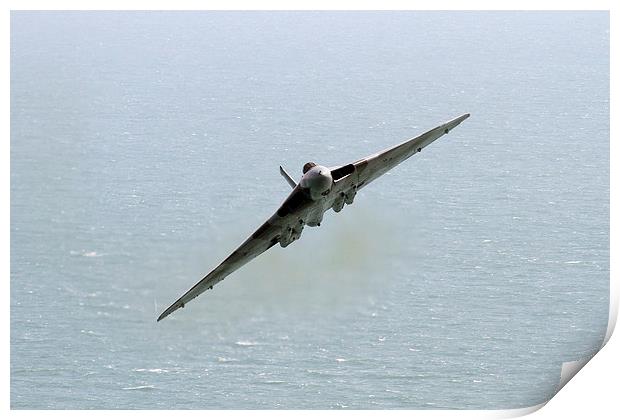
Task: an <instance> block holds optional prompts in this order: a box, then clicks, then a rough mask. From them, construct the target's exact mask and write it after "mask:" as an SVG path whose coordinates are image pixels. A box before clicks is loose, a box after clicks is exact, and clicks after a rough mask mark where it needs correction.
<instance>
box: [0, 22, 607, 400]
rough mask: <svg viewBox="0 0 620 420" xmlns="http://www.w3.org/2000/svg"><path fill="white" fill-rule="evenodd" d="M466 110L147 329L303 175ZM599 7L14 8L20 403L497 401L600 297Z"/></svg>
mask: <svg viewBox="0 0 620 420" xmlns="http://www.w3.org/2000/svg"><path fill="white" fill-rule="evenodd" d="M465 112H469V113H471V117H470V118H469V119H468V120H467V121H465V122H464V123H463V124H461V125H460V126H459V127H458V128H457V129H455V130H454V131H452V132H451V133H450V134H449V135H447V136H445V137H442V138H441V139H440V140H438V141H437V142H435V143H433V144H432V145H431V146H430V147H428V148H427V149H425V151H424V152H423V153H421V154H419V155H416V156H414V157H413V158H411V159H410V160H408V161H406V162H405V163H403V164H402V165H400V166H398V167H397V168H395V169H394V170H392V171H390V172H389V173H388V174H386V175H385V176H384V177H382V178H381V179H379V180H377V181H375V182H374V183H373V184H371V185H370V186H368V187H367V188H364V189H363V190H362V191H361V192H360V193H359V194H358V196H357V197H356V200H355V203H354V204H353V205H352V206H347V207H345V209H344V210H343V211H342V212H341V213H339V214H335V213H333V212H331V211H330V212H329V213H328V214H326V216H325V219H324V221H323V223H322V225H321V227H320V228H306V229H305V230H304V233H303V236H302V238H301V240H300V241H298V242H295V243H294V244H293V245H291V246H290V247H288V248H286V249H282V248H280V247H274V248H272V249H271V250H270V251H269V252H267V253H265V254H263V255H262V256H261V257H259V258H257V259H256V260H254V261H252V262H251V263H250V264H248V265H247V266H245V267H244V268H242V269H241V270H239V271H238V272H236V273H234V274H233V275H231V276H230V277H228V278H227V279H226V280H225V281H224V282H222V283H220V284H219V285H218V286H216V287H215V288H214V289H213V290H211V291H208V292H207V293H205V294H203V295H201V296H200V297H199V298H198V299H196V300H194V301H192V302H191V303H190V304H188V305H187V306H186V308H185V309H183V310H180V311H178V312H175V313H174V314H173V315H172V316H170V317H169V318H166V319H165V320H164V321H162V322H160V323H157V322H156V321H155V320H156V318H157V316H158V315H159V314H160V313H161V311H163V309H165V308H166V307H167V306H168V305H169V304H171V303H172V302H173V301H174V300H176V299H177V298H178V297H179V296H180V295H181V294H182V293H184V292H185V291H186V290H187V289H189V288H190V287H191V286H192V285H193V284H194V283H196V282H197V281H198V280H200V278H202V276H203V275H204V274H206V273H207V272H208V271H210V270H211V269H212V268H214V267H215V266H216V265H217V264H218V263H219V262H220V261H221V260H223V259H224V258H225V257H226V256H227V255H228V254H229V253H230V252H231V251H232V250H233V249H234V248H235V247H236V246H237V245H239V244H240V243H241V242H242V241H243V240H244V239H245V238H246V237H247V236H249V235H250V234H251V233H252V232H253V231H254V230H255V229H256V228H257V227H258V226H260V225H261V224H262V222H263V221H264V220H266V219H267V218H268V217H269V216H270V215H271V214H272V213H273V212H274V211H275V210H276V209H277V207H278V205H279V204H280V202H281V201H282V200H283V199H284V198H285V197H286V195H287V194H288V193H289V191H290V187H289V186H288V185H287V183H286V182H285V181H284V180H283V179H282V178H281V177H280V175H279V173H278V166H279V165H283V166H284V167H285V168H286V169H287V170H288V171H289V172H290V173H292V174H295V176H296V177H298V176H300V175H301V167H302V165H303V164H304V163H305V162H307V161H310V160H312V161H315V162H318V163H321V164H324V165H328V166H335V165H339V164H344V163H348V162H350V161H353V160H356V159H358V158H361V157H364V156H367V155H369V154H372V153H375V152H377V151H379V150H382V149H384V148H386V147H389V146H392V145H394V144H396V143H398V142H401V141H404V140H406V139H409V138H412V137H414V136H416V135H418V134H420V133H422V132H423V131H425V130H427V129H430V128H433V127H435V126H436V125H438V124H440V123H443V122H445V121H447V120H449V119H451V118H454V117H456V116H458V115H461V114H463V113H465ZM609 141H610V139H609V15H608V14H607V13H604V12H570V13H569V12H537V13H525V12H502V13H486V12H424V13H422V12H357V13H354V12H329V13H310V12H297V13H295V12H278V13H274V12H217V13H215V12H177V13H174V12H151V13H149V12H12V13H11V259H10V261H11V279H10V286H11V287H10V293H11V313H10V315H11V320H10V325H11V334H10V337H11V347H10V350H11V353H10V357H11V366H10V370H11V378H10V384H11V388H10V395H11V397H10V398H11V407H12V408H14V409H47V408H53V409H89V408H93V409H94V408H96V409H112V408H122V409H168V408H170V409H172V408H175V409H181V408H194V409H212V408H218V409H229V408H251V409H261V408H287V409H288V408H300V409H329V408H350V409H357V408H364V409H389V408H398V409H404V408H408V409H435V408H468V409H491V408H495V409H499V408H518V407H525V406H531V405H533V404H537V403H540V402H543V401H545V400H547V399H549V398H550V397H551V396H552V395H553V394H554V392H555V389H556V387H557V384H558V383H559V379H560V366H561V364H562V362H565V361H569V360H575V359H578V358H582V357H585V356H588V355H590V354H592V353H593V352H595V351H596V350H597V349H598V347H599V346H600V345H601V342H602V340H603V337H604V335H605V330H606V326H607V319H608V305H609Z"/></svg>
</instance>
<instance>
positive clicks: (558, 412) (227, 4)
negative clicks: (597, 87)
mask: <svg viewBox="0 0 620 420" xmlns="http://www.w3.org/2000/svg"><path fill="white" fill-rule="evenodd" d="M6 4H7V9H5V13H4V15H3V19H2V22H3V23H4V24H3V25H1V26H0V27H2V28H3V30H2V32H1V33H2V37H3V42H2V52H3V57H5V60H6V61H5V63H4V66H2V70H1V71H2V76H3V80H4V81H5V83H4V84H3V86H4V89H3V92H5V100H4V101H3V102H2V111H3V112H2V122H3V124H2V127H4V131H5V135H4V139H5V147H4V153H2V155H1V156H0V159H2V161H3V162H2V163H3V164H2V165H1V168H3V170H2V175H3V178H4V182H3V183H2V191H3V194H2V199H3V206H2V209H1V211H2V216H3V220H5V223H4V224H3V225H2V228H1V229H2V230H1V231H0V233H2V237H3V239H4V240H3V241H2V242H1V244H2V245H1V246H2V251H3V252H2V257H1V260H0V264H1V266H2V269H3V272H4V273H6V277H5V278H6V279H7V281H5V282H4V293H3V296H4V304H5V306H4V307H5V308H6V309H5V310H7V311H9V316H5V317H4V318H3V322H2V335H3V337H4V339H5V341H4V342H5V346H4V347H3V348H2V352H3V356H4V357H3V359H4V361H5V363H3V364H2V367H1V368H0V369H1V370H0V374H2V377H3V378H4V381H3V382H2V386H3V391H4V392H3V395H4V398H3V399H2V411H3V412H5V415H6V414H7V412H8V414H9V415H10V416H12V417H30V416H31V415H41V414H42V415H45V416H49V417H62V418H63V419H64V418H65V417H67V416H69V417H70V418H72V417H74V416H81V415H82V414H84V413H81V412H76V411H46V412H40V411H29V410H20V411H10V410H9V408H10V391H9V390H10V388H9V387H10V376H9V366H10V354H9V352H10V336H9V334H10V293H9V287H10V282H9V281H8V279H9V276H10V268H9V263H10V254H9V252H10V251H9V250H10V237H9V232H10V215H9V211H10V204H9V203H10V201H9V197H10V166H9V165H10V153H9V148H10V140H9V139H10V132H9V130H10V118H9V112H10V111H9V110H10V96H9V89H10V71H9V69H10V67H9V52H10V50H9V48H10V47H9V45H10V44H9V42H10V30H9V28H10V26H9V25H10V10H37V9H42V10H63V9H80V10H83V9H91V10H140V9H142V10H201V9H212V10H258V9H261V10H278V9H283V10H353V9H356V10H392V9H398V10H405V9H413V10H459V9H463V8H466V9H467V10H487V9H490V10H610V11H611V27H610V32H611V47H612V48H611V49H612V51H611V53H612V55H611V73H610V74H618V70H619V69H618V65H617V60H616V59H615V57H616V56H617V55H616V54H614V53H615V50H616V49H617V48H616V46H617V35H616V32H617V29H618V18H617V17H616V11H615V10H614V7H613V2H611V1H599V0H590V1H587V2H586V1H574V0H572V1H571V0H567V1H563V2H554V1H549V0H521V1H502V2H497V1H489V0H487V1H482V0H479V1H470V2H467V3H466V4H462V3H459V2H458V1H447V0H436V1H408V2H406V1H400V0H383V1H380V2H378V1H346V0H342V1H334V0H315V1H297V2H290V1H288V2H287V1H282V0H270V1H269V0H266V1H261V2H251V1H241V0H230V1H208V2H205V1H197V0H176V1H174V2H172V1H171V2H163V1H151V2H148V3H143V2H138V1H134V0H125V1H118V0H110V1H106V2H103V1H90V2H88V3H85V2H79V1H68V0H65V1H56V2H54V4H50V3H49V2H46V1H34V0H32V1H21V2H19V1H8V2H6ZM86 5H87V6H88V7H85V6H86ZM463 6H465V7H463ZM558 6H561V9H560V8H558ZM610 93H611V98H612V99H613V98H617V95H616V93H617V86H616V83H614V79H613V78H612V80H611V92H610ZM614 104H615V102H614V101H613V100H612V101H611V104H610V106H611V115H612V116H613V117H615V116H617V112H616V108H617V107H615V106H614ZM613 117H612V120H611V138H612V139H613V138H614V135H613V134H615V133H617V132H618V130H617V118H613ZM617 150H618V147H617V146H616V145H615V143H614V142H610V153H611V155H610V159H611V162H610V171H611V184H610V194H611V196H610V199H611V203H610V204H611V207H610V214H615V211H616V210H617V209H618V205H617V194H614V189H613V188H611V186H612V185H613V186H615V185H616V184H617V183H616V182H615V180H616V179H617V177H616V175H617V170H614V168H615V166H616V164H617V163H618V159H617ZM610 226H611V237H610V251H611V254H610V255H611V261H610V263H611V266H610V269H611V273H614V274H615V273H616V270H615V269H616V266H617V264H616V258H615V257H616V255H615V254H616V252H615V251H616V249H617V246H616V241H615V240H614V239H615V238H616V235H614V233H616V232H617V229H616V223H614V219H613V218H612V220H611V225H610ZM610 289H611V298H610V315H609V320H610V322H609V325H608V329H607V334H606V338H605V343H607V345H606V346H605V348H604V349H603V350H602V351H601V352H600V354H598V355H596V356H595V357H594V358H593V360H592V361H591V362H590V363H588V364H587V367H586V368H585V369H583V370H584V372H582V373H580V375H579V380H575V381H571V382H570V383H568V385H566V387H565V389H563V390H562V391H561V392H559V393H558V394H557V395H556V396H555V397H553V398H552V400H551V401H552V402H551V403H549V404H548V405H549V407H548V408H546V409H545V410H540V411H538V412H537V413H536V414H534V416H538V417H541V416H542V417H541V418H548V416H553V417H555V416H561V417H562V418H583V416H585V415H591V414H593V412H595V413H598V414H599V415H601V416H602V415H604V414H606V415H605V416H603V417H608V416H609V414H610V413H617V412H618V410H617V407H618V404H617V403H616V400H617V397H616V396H615V392H614V390H616V389H617V386H613V385H612V384H617V383H618V380H617V374H618V354H619V353H620V352H619V350H618V348H619V345H618V340H617V339H615V338H612V339H611V340H610V337H611V334H612V332H613V329H614V327H615V323H616V320H617V313H618V287H617V276H614V275H612V277H611V287H610ZM608 340H610V341H609V342H608ZM583 364H584V362H583V361H576V362H569V363H567V364H565V365H564V366H563V369H562V377H563V381H562V386H563V385H565V384H566V381H567V380H568V379H570V377H572V375H571V373H572V374H574V373H576V372H577V371H579V369H580V368H581V367H583ZM612 392H613V394H612ZM544 405H545V404H540V405H538V406H534V407H529V408H524V409H515V410H489V411H484V410H468V411H447V410H436V411H398V410H392V411H387V412H385V411H362V412H359V411H339V412H335V411H293V412H291V411H271V410H269V411H251V412H239V411H210V412H209V415H215V414H217V416H218V417H224V418H234V417H236V416H237V415H239V416H241V415H243V416H244V417H245V416H247V415H248V414H251V415H252V416H256V417H259V418H261V417H262V418H267V417H268V418H269V419H270V420H271V419H272V418H273V417H274V416H275V417H279V416H287V417H288V416H290V415H292V414H294V415H295V417H301V418H304V417H308V416H312V417H314V416H315V415H320V416H327V417H331V416H335V415H338V416H343V417H353V416H355V418H356V419H358V418H359V417H360V416H361V417H362V418H363V417H370V416H375V415H381V416H384V415H389V416H391V417H401V418H404V417H405V416H406V417H407V418H410V417H411V416H412V415H415V416H416V417H418V418H423V419H424V418H442V419H444V418H448V419H450V418H459V419H463V418H476V419H479V418H505V417H515V416H520V415H525V414H528V413H531V412H534V411H536V410H538V409H539V408H541V407H542V406H544ZM88 415H89V416H94V417H101V418H104V416H105V418H108V417H109V416H110V415H115V416H119V415H120V416H122V417H125V416H132V417H133V416H139V417H141V416H144V417H146V416H148V417H149V418H150V417H152V416H153V415H155V416H156V417H159V416H164V415H165V416H169V415H174V416H176V415H178V416H184V417H186V416H189V417H191V418H199V417H200V418H202V417H203V416H204V415H205V413H204V412H202V411H160V412H152V411H113V412H108V411H89V412H88Z"/></svg>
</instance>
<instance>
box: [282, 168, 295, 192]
mask: <svg viewBox="0 0 620 420" xmlns="http://www.w3.org/2000/svg"><path fill="white" fill-rule="evenodd" d="M280 175H282V176H283V177H284V179H286V182H288V185H290V186H291V188H293V189H294V188H295V187H296V186H297V183H296V182H295V181H293V178H291V176H290V175H289V174H287V173H286V171H285V170H284V168H283V167H282V166H280Z"/></svg>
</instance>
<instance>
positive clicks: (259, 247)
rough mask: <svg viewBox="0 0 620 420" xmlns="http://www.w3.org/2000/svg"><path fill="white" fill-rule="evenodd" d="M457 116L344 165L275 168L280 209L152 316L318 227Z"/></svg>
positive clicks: (449, 126)
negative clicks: (293, 170) (280, 180)
mask: <svg viewBox="0 0 620 420" xmlns="http://www.w3.org/2000/svg"><path fill="white" fill-rule="evenodd" d="M468 117H469V114H464V115H461V116H460V117H457V118H454V119H453V120H450V121H448V122H446V123H444V124H441V125H439V126H437V127H435V128H433V129H432V130H429V131H427V132H426V133H424V134H422V135H420V136H418V137H416V138H414V139H411V140H408V141H406V142H404V143H401V144H399V145H397V146H394V147H392V148H390V149H387V150H384V151H382V152H379V153H375V154H374V155H370V156H368V157H366V158H363V159H360V160H356V161H355V162H353V163H349V164H347V165H343V166H336V167H332V168H328V167H325V166H321V165H317V164H315V163H313V162H308V163H306V164H305V165H304V166H303V176H302V178H301V180H300V181H299V183H296V182H295V181H294V180H293V178H292V177H291V176H290V175H289V174H288V173H286V171H285V170H284V169H283V168H282V167H281V166H280V173H281V174H282V176H283V177H284V179H286V181H287V182H288V183H289V185H290V186H291V188H292V189H293V191H292V192H291V193H290V195H289V196H288V197H287V198H286V200H284V202H283V203H282V205H280V208H278V210H277V211H276V212H275V214H274V215H273V216H271V217H270V218H269V219H268V220H267V221H266V222H265V223H263V224H262V226H261V227H259V228H258V229H257V230H256V232H254V233H253V234H252V236H250V237H249V238H248V239H247V240H246V241H245V242H244V243H242V244H241V245H240V246H239V248H237V249H236V250H235V251H234V252H233V253H232V254H230V255H229V256H228V258H226V259H225V260H224V261H223V262H222V263H221V264H220V265H218V266H217V267H216V268H215V269H214V270H213V271H211V272H210V273H209V274H207V275H206V276H205V277H204V278H203V279H202V280H200V281H199V282H198V283H196V285H194V287H192V288H191V289H189V290H188V291H187V292H186V293H185V294H184V295H183V296H181V297H180V298H179V299H178V300H177V301H176V302H174V303H173V304H172V305H170V307H169V308H168V309H166V310H165V311H164V312H163V313H162V314H161V315H160V316H159V318H157V321H161V320H162V319H164V318H165V317H167V316H168V315H170V314H171V313H172V312H174V311H176V310H177V309H179V308H184V307H185V305H186V304H187V303H188V302H189V301H191V300H192V299H194V298H196V297H197V296H198V295H200V294H201V293H203V292H204V291H205V290H207V289H213V286H215V285H216V284H217V283H219V282H220V281H222V280H224V278H226V276H228V275H230V274H231V273H233V272H234V271H236V270H238V269H239V268H240V267H242V266H244V265H245V264H247V263H248V262H250V261H251V260H253V259H254V258H256V257H258V256H259V255H260V254H262V253H263V252H265V251H267V250H268V249H269V248H271V247H272V246H274V245H275V244H280V246H281V247H283V248H285V247H287V246H289V245H290V244H291V243H292V242H293V241H296V240H297V239H299V237H300V236H301V232H302V231H303V229H304V226H306V225H307V226H311V227H314V226H320V225H321V221H322V220H323V214H324V213H325V212H326V211H327V210H329V209H334V211H335V212H336V213H338V212H339V211H340V210H342V208H343V207H344V205H345V204H352V203H353V199H354V198H355V195H356V194H357V192H358V191H359V190H360V188H362V187H365V186H366V185H368V184H370V183H371V182H372V181H374V180H375V179H377V178H378V177H380V176H381V175H383V174H385V173H386V172H387V171H389V170H390V169H392V168H393V167H395V166H396V165H398V164H400V163H401V162H403V161H404V160H406V159H408V158H410V157H411V156H413V155H415V154H416V153H420V152H421V151H422V149H424V148H425V147H426V146H428V145H429V144H431V143H432V142H434V141H435V140H437V139H438V138H439V137H441V136H443V135H444V134H448V132H449V131H450V130H452V129H453V128H454V127H456V126H457V125H459V124H460V123H461V122H463V121H464V120H465V119H466V118H468Z"/></svg>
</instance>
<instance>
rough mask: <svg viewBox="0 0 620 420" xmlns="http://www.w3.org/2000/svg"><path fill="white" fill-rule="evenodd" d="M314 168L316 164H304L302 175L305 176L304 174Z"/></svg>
mask: <svg viewBox="0 0 620 420" xmlns="http://www.w3.org/2000/svg"><path fill="white" fill-rule="evenodd" d="M315 166H316V163H314V162H308V163H306V164H305V165H304V168H303V173H304V174H305V173H306V172H308V171H309V170H310V169H312V168H314V167H315Z"/></svg>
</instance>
